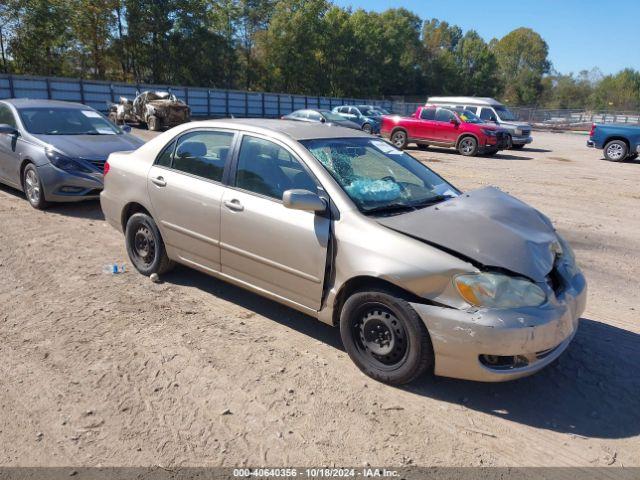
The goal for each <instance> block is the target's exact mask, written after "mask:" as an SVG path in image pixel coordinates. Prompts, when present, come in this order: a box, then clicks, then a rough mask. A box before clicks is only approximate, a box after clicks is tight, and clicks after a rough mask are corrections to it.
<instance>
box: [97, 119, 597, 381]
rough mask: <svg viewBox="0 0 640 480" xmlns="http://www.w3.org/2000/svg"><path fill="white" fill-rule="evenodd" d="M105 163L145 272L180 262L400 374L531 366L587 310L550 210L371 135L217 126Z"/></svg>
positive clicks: (494, 373) (263, 124)
mask: <svg viewBox="0 0 640 480" xmlns="http://www.w3.org/2000/svg"><path fill="white" fill-rule="evenodd" d="M132 156H133V157H135V160H136V161H131V159H132ZM109 164H110V169H109V170H110V171H111V172H113V173H109V174H108V175H106V176H105V188H104V190H103V192H102V194H101V204H102V209H103V211H104V214H105V218H106V219H107V221H108V222H109V223H110V224H111V225H112V226H114V227H115V228H117V229H119V230H120V231H122V232H123V233H124V234H125V245H126V247H127V251H128V253H129V256H130V258H131V261H132V263H133V265H134V266H135V268H136V269H137V270H138V271H139V272H140V273H142V274H144V275H152V274H154V273H155V274H162V273H164V272H166V271H168V270H169V269H170V268H171V267H172V266H173V264H174V263H181V264H183V265H186V266H189V267H192V268H195V269H198V270H200V271H203V272H205V273H208V274H210V275H213V276H216V277H218V278H221V279H223V280H225V281H229V282H232V283H235V284H237V285H239V286H241V287H243V288H246V289H249V290H251V291H254V292H256V293H258V294H260V295H263V296H265V297H267V298H270V299H272V300H275V301H278V302H281V303H283V304H286V305H288V306H290V307H292V308H295V309H298V310H300V311H302V312H304V313H306V314H308V315H311V316H314V317H316V318H318V319H320V320H321V321H323V322H326V323H328V324H330V325H334V326H339V327H340V335H341V338H342V341H343V344H344V346H345V350H346V351H347V353H348V354H349V356H350V358H351V359H352V360H353V361H354V362H355V363H356V365H357V366H358V367H359V368H360V369H361V370H362V371H363V372H365V373H366V374H367V375H370V376H371V377H373V378H375V379H377V380H380V381H383V382H386V383H390V384H401V383H407V382H410V381H412V380H413V379H415V378H417V377H418V376H419V375H420V374H422V373H423V372H425V371H427V370H432V371H434V372H435V373H436V374H437V375H442V376H448V377H456V378H463V379H470V380H481V381H503V380H510V379H514V378H518V377H522V376H525V375H529V374H532V373H534V372H536V371H538V370H540V369H541V368H543V367H545V366H546V365H548V364H549V363H551V362H552V361H553V360H554V359H556V358H557V357H558V356H559V355H560V354H561V353H562V352H563V351H564V350H565V349H566V347H567V346H568V345H569V343H570V342H571V340H572V339H573V337H574V335H575V333H576V331H577V328H578V321H579V318H580V315H581V314H582V312H583V311H584V308H585V301H586V281H585V278H584V276H583V274H582V272H581V271H580V269H579V268H578V266H577V265H576V261H575V258H574V254H573V252H572V250H571V247H570V246H569V245H568V243H567V242H566V241H565V240H564V239H563V238H562V237H561V236H560V235H559V234H558V233H557V232H556V231H555V229H554V227H553V225H552V224H551V222H550V221H549V219H548V218H547V217H545V216H544V215H543V214H541V213H540V212H538V211H537V210H535V209H534V208H532V207H530V206H528V205H526V204H525V203H523V202H521V201H519V200H517V199H515V198H514V197H512V196H510V195H508V194H506V193H504V192H502V191H500V190H498V189H495V188H484V189H480V190H475V191H471V192H461V191H460V190H458V189H457V188H455V187H454V186H453V185H451V184H450V183H448V182H447V181H446V180H444V179H443V178H442V177H440V176H439V175H438V174H436V173H435V172H433V171H432V170H431V169H429V168H428V167H427V166H426V165H424V164H423V163H421V162H419V161H418V160H416V159H415V158H413V157H412V156H410V155H408V154H407V153H405V152H403V151H402V150H399V149H397V148H396V147H394V146H393V145H391V144H390V143H388V142H386V141H384V140H382V139H379V138H376V137H372V136H371V135H368V134H366V133H363V132H361V131H358V130H352V129H346V128H342V127H336V126H329V125H326V124H323V125H318V124H307V123H304V122H295V121H286V120H263V119H261V120H255V119H253V120H252V119H242V120H240V119H238V120H211V121H205V122H197V123H191V124H189V125H183V126H180V127H176V128H175V129H173V130H172V131H171V132H167V133H165V134H163V135H161V136H158V137H156V138H154V139H153V140H151V141H149V142H148V143H147V144H145V145H144V146H142V147H141V148H139V149H138V150H136V151H135V152H131V153H116V154H112V155H111V156H110V157H109Z"/></svg>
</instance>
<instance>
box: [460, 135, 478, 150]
mask: <svg viewBox="0 0 640 480" xmlns="http://www.w3.org/2000/svg"><path fill="white" fill-rule="evenodd" d="M467 137H471V138H474V139H475V140H476V142H477V143H478V146H480V140H478V137H476V136H475V135H474V134H473V133H463V134H462V135H460V136H459V137H458V141H457V142H456V148H458V146H459V145H460V142H461V141H462V139H463V138H467Z"/></svg>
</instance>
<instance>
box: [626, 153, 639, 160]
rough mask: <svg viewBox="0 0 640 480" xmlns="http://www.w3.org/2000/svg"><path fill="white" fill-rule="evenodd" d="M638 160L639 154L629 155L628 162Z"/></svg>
mask: <svg viewBox="0 0 640 480" xmlns="http://www.w3.org/2000/svg"><path fill="white" fill-rule="evenodd" d="M636 158H638V154H637V153H634V154H632V155H629V156H628V157H627V160H635V159H636Z"/></svg>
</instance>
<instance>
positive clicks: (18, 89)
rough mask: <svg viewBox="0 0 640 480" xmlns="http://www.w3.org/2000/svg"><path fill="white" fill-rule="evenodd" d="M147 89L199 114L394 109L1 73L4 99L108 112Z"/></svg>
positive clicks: (340, 100) (349, 101)
mask: <svg viewBox="0 0 640 480" xmlns="http://www.w3.org/2000/svg"><path fill="white" fill-rule="evenodd" d="M144 90H168V91H170V92H172V93H173V94H174V95H175V96H176V97H178V98H179V99H181V100H183V101H184V102H186V103H187V104H188V105H189V106H190V107H191V112H192V115H193V116H194V117H231V116H233V117H260V118H278V117H281V116H282V115H286V114H288V113H291V112H292V111H294V110H298V109H301V108H328V109H331V108H333V107H337V106H339V105H344V104H350V105H351V104H366V105H376V106H380V107H382V108H385V109H387V110H392V108H393V102H391V101H389V100H371V99H362V98H334V97H318V96H306V95H289V94H284V93H267V92H264V93H263V92H245V91H240V90H224V89H214V88H202V87H183V86H174V85H149V84H137V85H136V84H128V83H119V82H101V81H97V80H83V79H77V78H56V77H35V76H26V75H7V74H0V99H2V98H36V99H51V100H65V101H70V102H80V103H83V104H85V105H89V106H90V107H93V108H95V109H96V110H99V111H102V112H107V110H108V108H109V105H110V104H111V103H115V102H118V101H119V99H120V97H127V98H129V99H133V98H134V97H135V96H136V94H137V92H142V91H144Z"/></svg>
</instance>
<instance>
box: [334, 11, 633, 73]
mask: <svg viewBox="0 0 640 480" xmlns="http://www.w3.org/2000/svg"><path fill="white" fill-rule="evenodd" d="M333 3H335V4H337V5H340V6H343V7H349V6H351V7H353V8H354V9H356V8H364V9H365V10H377V11H381V10H386V9H387V8H393V7H405V8H407V9H408V10H411V11H412V12H414V13H416V14H417V15H419V16H420V17H422V18H423V19H424V18H437V19H439V20H446V21H447V22H449V23H453V24H456V25H459V26H460V27H461V28H462V29H463V30H464V31H467V30H470V29H474V30H476V31H477V32H478V33H479V34H480V35H482V36H483V37H484V38H485V39H486V40H487V41H488V40H491V38H493V37H498V38H500V37H502V36H504V35H505V34H507V33H509V32H510V31H511V30H513V29H515V28H518V27H530V28H533V29H534V30H536V31H537V32H538V33H540V35H542V37H543V38H544V39H545V40H546V42H547V44H548V45H549V58H550V59H551V61H552V62H553V66H554V67H555V68H556V69H557V70H558V71H560V72H562V73H569V72H574V73H577V72H579V71H580V70H591V68H593V67H598V68H600V70H602V72H603V73H605V74H607V73H615V72H617V71H619V70H622V69H623V68H626V67H631V68H635V69H636V70H640V31H639V29H640V27H638V25H640V0H456V1H452V0H395V1H393V2H391V1H383V0H333ZM611 27H613V29H612V28H611ZM616 27H617V29H618V31H615V28H616Z"/></svg>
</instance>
